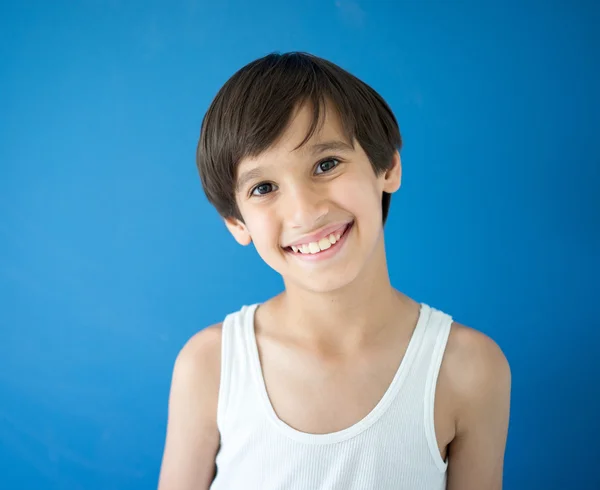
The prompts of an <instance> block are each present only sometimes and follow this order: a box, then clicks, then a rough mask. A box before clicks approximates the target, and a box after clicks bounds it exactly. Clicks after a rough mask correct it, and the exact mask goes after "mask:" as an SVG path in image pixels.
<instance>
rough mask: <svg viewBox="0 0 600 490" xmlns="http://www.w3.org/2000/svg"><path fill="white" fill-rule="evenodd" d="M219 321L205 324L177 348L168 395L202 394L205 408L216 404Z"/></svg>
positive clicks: (219, 368)
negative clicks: (213, 323) (205, 325)
mask: <svg viewBox="0 0 600 490" xmlns="http://www.w3.org/2000/svg"><path fill="white" fill-rule="evenodd" d="M221 338H222V324H220V323H218V324H215V325H211V326H209V327H206V328H204V329H202V330H201V331H199V332H198V333H196V334H195V335H194V336H193V337H191V338H190V339H189V340H188V341H187V342H186V343H185V345H184V346H183V348H182V349H181V350H180V351H179V354H178V355H177V359H176V360H175V366H174V367H173V380H172V386H171V391H172V393H171V395H172V396H171V398H173V397H177V398H183V397H185V398H187V399H190V398H195V397H202V403H203V405H204V406H205V407H206V408H210V407H212V406H213V405H214V407H215V414H216V403H217V398H218V394H219V383H220V378H221Z"/></svg>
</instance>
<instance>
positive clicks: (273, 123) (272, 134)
mask: <svg viewBox="0 0 600 490" xmlns="http://www.w3.org/2000/svg"><path fill="white" fill-rule="evenodd" d="M306 102H308V103H310V104H311V106H312V107H313V113H314V117H313V122H312V125H311V127H310V129H309V133H308V134H307V136H306V138H305V140H304V141H303V142H302V143H301V144H300V145H299V146H302V145H303V144H304V143H306V141H308V139H309V138H310V137H311V136H312V134H313V133H314V132H315V130H317V128H318V126H319V121H320V120H322V113H323V112H324V108H325V107H326V106H327V103H330V104H331V105H332V107H334V108H335V109H336V110H337V111H338V113H339V116H340V120H341V123H342V127H343V130H344V132H345V135H346V137H347V138H348V141H349V142H350V143H352V142H354V141H355V140H357V141H358V142H359V144H360V146H361V147H362V148H363V149H364V151H365V153H366V155H367V156H368V158H369V160H370V162H371V165H372V166H373V171H374V172H375V173H376V174H377V175H379V174H380V173H381V172H384V171H386V170H387V169H388V168H389V167H390V165H391V163H392V157H393V155H394V152H395V151H396V150H400V149H401V147H402V138H401V136H400V130H399V129H398V123H397V121H396V118H395V117H394V114H393V113H392V111H391V109H390V108H389V106H388V105H387V103H386V102H385V101H384V100H383V98H382V97H381V96H380V95H379V94H378V93H377V92H376V91H375V90H373V89H372V88H371V87H369V86H368V85H367V84H366V83H364V82H363V81H361V80H359V79H358V78H357V77H355V76H354V75H352V74H351V73H348V72H347V71H345V70H344V69H342V68H340V67H339V66H337V65H335V64H333V63H331V62H330V61H327V60H324V59H322V58H319V57H317V56H314V55H311V54H308V53H299V52H292V53H284V54H278V53H272V54H269V55H267V56H265V57H263V58H260V59H257V60H255V61H253V62H251V63H249V64H248V65H246V66H244V67H243V68H241V69H240V70H239V71H238V72H236V73H235V74H234V75H233V76H232V77H231V78H230V79H229V80H228V81H227V82H226V83H225V85H223V87H222V88H221V89H220V90H219V92H218V93H217V95H216V97H215V98H214V100H213V102H212V103H211V105H210V107H209V109H208V111H207V112H206V115H205V116H204V120H203V121H202V129H201V134H200V141H199V143H198V148H197V152H196V164H197V166H198V171H199V173H200V179H201V181H202V187H203V189H204V192H205V193H206V197H207V198H208V200H209V201H210V202H211V203H212V204H213V205H214V206H215V208H216V209H217V211H218V212H219V214H220V215H221V216H223V217H225V218H228V217H234V218H237V219H240V220H241V219H242V217H241V215H240V212H239V210H238V207H237V204H236V201H235V183H236V173H237V166H238V163H239V162H240V161H241V160H242V159H244V158H247V157H256V156H258V155H260V154H261V153H262V152H263V151H265V150H267V149H268V148H269V147H270V146H271V145H272V144H273V143H275V142H276V141H277V139H278V138H279V137H280V136H281V134H282V133H283V132H284V131H285V129H286V126H287V125H288V123H289V120H290V117H291V116H292V115H293V113H294V110H295V109H296V108H297V107H298V106H299V105H301V104H303V103H306ZM390 199H391V195H390V194H388V193H385V192H384V193H383V196H382V211H383V222H384V223H385V220H386V218H387V214H388V210H389V206H390Z"/></svg>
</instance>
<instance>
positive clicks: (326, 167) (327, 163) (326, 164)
mask: <svg viewBox="0 0 600 490" xmlns="http://www.w3.org/2000/svg"><path fill="white" fill-rule="evenodd" d="M339 163H340V162H339V160H336V159H335V158H328V159H327V160H323V161H322V162H319V164H318V165H317V169H316V171H315V173H316V174H323V173H325V172H329V171H330V170H333V169H334V168H335V167H337V166H338V164H339Z"/></svg>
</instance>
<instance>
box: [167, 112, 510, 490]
mask: <svg viewBox="0 0 600 490" xmlns="http://www.w3.org/2000/svg"><path fill="white" fill-rule="evenodd" d="M310 118H311V112H310V110H309V108H308V107H302V106H301V107H299V108H298V110H297V111H296V113H295V115H294V117H293V118H292V119H291V121H290V124H289V126H288V128H287V130H286V131H285V133H284V134H283V136H282V137H281V138H280V139H279V141H277V142H276V144H274V145H273V147H271V148H269V149H268V150H267V151H266V152H264V153H263V154H261V155H259V156H258V157H256V158H248V159H245V160H243V161H242V162H240V165H239V168H238V184H239V185H238V188H237V189H236V200H237V203H238V207H239V209H240V212H241V215H242V216H243V221H238V220H235V219H227V220H226V225H227V227H228V229H229V231H230V232H231V234H232V235H233V237H234V238H235V239H236V240H237V241H238V243H240V244H241V245H249V244H251V243H253V244H254V246H255V248H256V251H257V252H258V254H259V255H260V256H261V258H262V259H263V260H264V261H265V262H266V263H267V264H268V265H269V266H270V267H272V268H273V269H274V270H276V271H277V272H278V273H280V274H281V276H282V278H283V280H284V283H285V290H284V292H283V293H281V294H280V295H278V296H276V297H274V298H272V299H270V300H268V301H266V302H265V303H263V304H262V305H261V306H260V307H259V308H258V310H257V312H256V317H255V330H256V337H257V343H258V348H259V353H260V360H261V366H262V369H263V375H264V378H265V384H266V387H267V391H268V394H269V399H270V400H271V403H272V405H273V408H274V410H275V412H276V414H277V416H278V417H279V418H280V419H281V420H283V421H284V422H285V423H287V424H288V425H289V426H291V427H294V428H295V429H298V430H301V431H303V432H308V433H315V434H323V433H329V432H334V431H338V430H342V429H344V428H347V427H349V426H351V425H353V424H355V423H357V422H358V421H359V420H361V419H362V418H364V417H365V416H366V415H367V414H368V413H369V412H370V411H371V410H372V409H373V408H374V407H375V405H376V404H377V403H378V401H379V400H380V399H381V397H382V396H383V394H384V393H385V391H386V390H387V388H388V387H389V384H390V382H391V380H392V378H393V376H394V374H395V372H396V370H397V369H398V367H399V365H400V362H401V361H402V357H403V355H404V352H405V351H406V348H407V345H408V342H409V340H410V338H411V335H412V332H413V329H414V327H415V325H416V321H417V318H418V313H419V305H418V303H416V302H415V301H413V300H412V299H410V298H408V297H407V296H406V295H404V294H402V293H401V292H399V291H397V290H395V289H394V288H393V287H392V285H391V284H390V280H389V276H388V269H387V263H386V258H385V246H384V237H383V227H382V224H381V222H382V216H381V195H382V192H384V191H385V192H390V193H393V192H396V191H397V190H398V189H399V188H400V185H401V177H402V167H401V161H400V156H399V154H398V153H396V154H395V155H394V157H393V161H392V165H391V167H390V169H389V170H388V171H387V172H384V173H382V174H380V175H376V174H375V173H374V171H373V169H372V167H371V164H370V163H369V161H368V158H367V156H366V154H365V153H364V151H363V150H362V148H361V147H360V145H359V144H358V142H356V141H355V142H354V148H350V149H343V148H336V149H335V151H332V150H331V148H330V149H329V150H327V151H326V150H325V148H323V146H324V145H325V144H326V143H331V142H344V141H345V139H344V136H343V133H342V131H341V126H340V123H339V120H338V118H337V115H336V113H335V111H334V110H328V111H327V112H326V116H325V120H324V123H323V125H322V127H321V129H320V131H318V132H317V133H315V135H313V137H312V138H311V139H310V140H309V141H308V142H307V143H306V144H305V145H304V146H302V147H300V148H297V147H298V144H299V143H300V142H301V141H302V140H303V139H304V136H305V135H306V131H307V128H308V127H309V123H310ZM346 143H347V142H346ZM319 145H321V146H319ZM325 146H327V145H325ZM329 146H331V145H329ZM347 221H353V222H354V225H353V227H352V229H351V230H350V232H349V233H348V236H347V238H346V242H345V243H344V246H343V247H342V248H340V251H339V252H338V253H337V254H336V255H335V256H333V257H331V258H330V259H328V260H325V261H321V262H311V263H307V262H303V261H301V260H298V259H297V258H296V257H295V256H294V255H292V254H290V253H289V252H287V251H286V250H285V249H284V248H283V246H285V245H287V244H290V243H292V242H295V241H296V240H298V239H301V238H302V237H304V236H306V235H307V234H309V233H312V232H314V231H317V230H319V229H320V228H322V227H324V226H327V225H330V224H332V223H338V222H339V223H343V222H347ZM220 348H221V325H220V324H219V325H214V326H211V327H208V328H206V329H204V330H202V331H201V332H199V333H198V334H196V335H195V336H194V337H193V338H191V339H190V340H189V342H188V343H187V344H186V345H185V346H184V348H183V349H182V351H181V352H180V354H179V356H178V358H177V361H176V363H175V367H174V370H173V381H172V388H171V394H170V400H169V419H168V429H167V437H166V444H165V451H164V456H163V464H162V468H161V475H160V482H159V489H160V490H191V489H201V488H204V489H208V488H209V486H210V482H211V481H212V479H213V476H214V461H215V456H216V452H217V450H218V445H219V433H218V429H217V425H216V412H217V403H218V389H219V377H220V374H219V373H220ZM510 386H511V375H510V368H509V365H508V362H507V360H506V358H505V356H504V355H503V353H502V351H501V350H500V348H499V347H498V346H497V345H496V344H495V343H494V341H493V340H491V339H490V338H489V337H487V336H485V335H484V334H482V333H480V332H478V331H476V330H473V329H471V328H469V327H466V326H464V325H460V324H458V323H456V322H455V323H453V325H452V328H451V332H450V337H449V339H448V345H447V348H446V351H445V354H444V358H443V361H442V366H441V371H440V374H439V378H438V384H437V387H436V394H435V407H434V425H435V431H436V438H437V443H438V449H439V452H440V457H441V458H442V459H446V458H448V461H449V464H448V484H447V488H448V489H449V490H481V489H483V488H485V489H489V490H498V489H501V488H502V472H503V461H504V452H505V446H506V437H507V431H508V422H509V407H510ZM306 400H311V403H308V404H307V403H306Z"/></svg>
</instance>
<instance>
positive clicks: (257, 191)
mask: <svg viewBox="0 0 600 490" xmlns="http://www.w3.org/2000/svg"><path fill="white" fill-rule="evenodd" d="M269 192H273V184H267V183H264V184H258V185H257V186H256V187H255V188H254V189H252V195H254V196H263V195H265V194H268V193H269Z"/></svg>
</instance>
